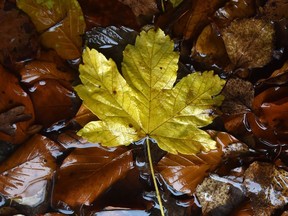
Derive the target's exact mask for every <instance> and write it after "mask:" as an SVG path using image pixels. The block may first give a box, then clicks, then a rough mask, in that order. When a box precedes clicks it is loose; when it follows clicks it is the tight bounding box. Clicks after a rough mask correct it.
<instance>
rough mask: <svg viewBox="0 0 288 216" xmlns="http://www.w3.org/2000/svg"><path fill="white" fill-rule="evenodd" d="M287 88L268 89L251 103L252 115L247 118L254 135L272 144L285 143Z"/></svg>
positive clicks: (287, 104)
mask: <svg viewBox="0 0 288 216" xmlns="http://www.w3.org/2000/svg"><path fill="white" fill-rule="evenodd" d="M287 93H288V88H287V87H280V88H279V87H275V88H269V89H267V90H265V91H263V92H261V94H259V95H257V96H256V97H255V99H254V101H253V110H254V112H253V113H250V114H249V115H248V116H247V120H248V122H249V125H250V128H251V130H252V131H253V133H254V135H255V136H256V137H258V138H261V139H262V140H266V141H268V142H271V143H274V145H276V144H279V143H281V142H284V143H286V140H287V134H288V113H287V109H288V98H287Z"/></svg>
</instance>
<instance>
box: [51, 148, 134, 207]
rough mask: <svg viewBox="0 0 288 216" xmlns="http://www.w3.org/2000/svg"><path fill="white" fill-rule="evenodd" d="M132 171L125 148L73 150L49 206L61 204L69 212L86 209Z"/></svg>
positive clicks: (64, 165)
mask: <svg viewBox="0 0 288 216" xmlns="http://www.w3.org/2000/svg"><path fill="white" fill-rule="evenodd" d="M132 168H133V157H132V151H131V150H129V151H127V149H126V148H121V147H118V148H104V147H102V146H100V145H98V146H97V145H94V147H91V148H83V149H81V148H78V149H75V150H74V151H73V152H72V153H71V154H70V155H69V156H68V157H67V158H66V159H65V160H64V161H63V163H62V165H61V167H60V170H59V172H58V176H57V181H56V184H55V189H54V196H53V202H54V204H55V205H57V204H58V203H59V201H61V202H64V203H66V204H68V205H69V206H70V207H72V208H74V207H77V206H80V205H83V204H84V205H90V204H91V203H92V201H94V200H95V199H96V198H97V197H98V196H99V195H100V194H101V193H103V192H104V191H105V190H107V189H108V188H109V187H110V186H111V185H112V184H113V183H115V182H117V181H118V180H119V179H121V178H123V177H124V176H125V175H126V174H127V172H128V171H129V170H131V169H132ZM79 182H80V184H79ZM75 197H77V199H75Z"/></svg>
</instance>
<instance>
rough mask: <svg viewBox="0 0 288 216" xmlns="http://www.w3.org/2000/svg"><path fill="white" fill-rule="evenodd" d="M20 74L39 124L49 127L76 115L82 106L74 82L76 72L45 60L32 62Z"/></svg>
mask: <svg viewBox="0 0 288 216" xmlns="http://www.w3.org/2000/svg"><path fill="white" fill-rule="evenodd" d="M20 74H21V78H22V79H21V82H22V83H24V84H25V86H26V87H27V88H28V90H29V92H28V94H29V96H30V97H31V100H32V101H33V105H34V109H35V117H36V120H37V122H38V123H39V124H41V125H43V126H44V127H49V126H50V125H51V124H53V123H55V122H57V121H60V120H69V119H71V118H73V116H74V115H75V113H76V112H77V109H78V107H79V106H80V104H79V99H78V97H77V95H76V94H75V92H74V91H73V88H72V85H71V81H72V80H73V78H74V77H73V74H71V73H69V72H65V71H60V70H59V69H58V68H57V66H56V64H55V63H52V62H45V61H44V62H41V61H32V62H30V63H29V64H27V65H26V66H25V67H24V68H23V69H22V70H21V71H20Z"/></svg>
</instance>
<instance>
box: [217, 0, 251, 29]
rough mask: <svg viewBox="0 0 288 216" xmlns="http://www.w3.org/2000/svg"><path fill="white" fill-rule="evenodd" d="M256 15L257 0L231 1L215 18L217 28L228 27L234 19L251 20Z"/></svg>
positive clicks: (219, 10) (218, 11)
mask: <svg viewBox="0 0 288 216" xmlns="http://www.w3.org/2000/svg"><path fill="white" fill-rule="evenodd" d="M255 14H256V1H255V0H237V1H234V0H230V1H228V2H227V3H226V4H225V5H224V7H221V8H219V9H218V10H217V11H216V12H215V14H214V17H213V21H214V22H216V23H217V26H219V27H221V28H223V27H225V26H228V25H229V24H230V23H231V22H232V21H233V20H234V19H239V18H250V17H252V16H253V15H255Z"/></svg>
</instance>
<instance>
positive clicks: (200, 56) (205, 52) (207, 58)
mask: <svg viewBox="0 0 288 216" xmlns="http://www.w3.org/2000/svg"><path fill="white" fill-rule="evenodd" d="M192 58H193V59H196V60H197V61H200V62H204V63H205V64H207V65H210V66H212V65H215V64H216V65H217V66H219V67H221V68H225V66H227V65H228V64H229V62H230V60H229V58H228V55H227V52H226V49H225V45H224V42H223V40H222V37H221V36H220V35H219V33H218V32H217V30H216V29H215V27H214V26H213V25H212V24H210V25H207V26H206V27H205V28H204V29H203V31H202V32H201V33H200V35H199V36H198V38H197V40H196V44H195V46H194V47H193V49H192Z"/></svg>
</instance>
